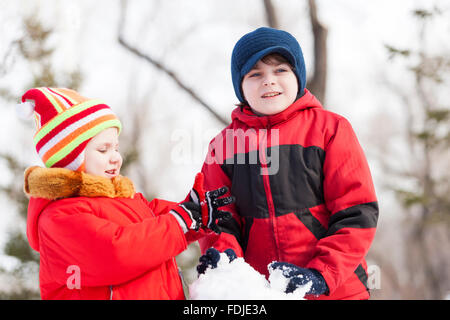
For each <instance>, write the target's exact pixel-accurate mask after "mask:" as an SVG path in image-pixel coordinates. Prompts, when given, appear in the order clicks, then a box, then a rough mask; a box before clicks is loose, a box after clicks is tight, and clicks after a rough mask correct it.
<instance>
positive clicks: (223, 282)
mask: <svg viewBox="0 0 450 320" xmlns="http://www.w3.org/2000/svg"><path fill="white" fill-rule="evenodd" d="M229 261H230V260H229V258H228V256H227V255H226V254H225V253H221V254H220V260H219V263H218V264H217V268H215V269H210V268H208V269H207V270H206V272H205V274H202V275H200V277H199V278H198V279H197V280H195V281H194V282H193V283H192V284H191V285H190V286H189V295H190V298H191V299H193V300H304V296H305V292H307V291H308V290H309V288H310V286H311V283H308V284H306V285H305V286H303V287H300V288H298V289H297V290H295V291H294V292H292V293H288V294H286V293H284V290H285V288H286V285H287V280H286V278H284V277H283V275H282V271H281V270H275V271H273V272H272V273H271V274H270V276H269V280H268V281H267V280H266V278H265V277H264V276H263V275H262V274H260V273H259V272H257V271H256V270H255V269H253V268H252V267H251V266H250V265H249V264H247V263H246V262H245V261H244V259H243V258H237V259H235V260H233V261H232V262H231V263H230V262H229Z"/></svg>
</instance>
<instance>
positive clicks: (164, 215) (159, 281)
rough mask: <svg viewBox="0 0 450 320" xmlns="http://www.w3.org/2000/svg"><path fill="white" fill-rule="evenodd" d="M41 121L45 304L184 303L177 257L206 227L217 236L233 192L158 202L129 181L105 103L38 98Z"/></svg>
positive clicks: (31, 108) (61, 94)
mask: <svg viewBox="0 0 450 320" xmlns="http://www.w3.org/2000/svg"><path fill="white" fill-rule="evenodd" d="M18 108H19V110H20V112H21V113H22V114H28V115H29V116H32V115H34V116H35V120H36V126H37V132H36V135H35V136H34V143H35V146H36V150H37V152H38V154H39V156H40V157H41V159H42V160H43V162H44V163H45V166H46V168H41V167H30V168H28V169H27V170H26V172H25V185H24V190H25V193H26V194H27V195H28V196H29V197H30V201H29V205H28V215H27V237H28V241H29V243H30V246H31V247H32V248H33V249H34V250H36V251H38V252H39V253H40V268H39V285H40V290H41V298H42V299H83V300H84V299H114V300H117V299H184V294H183V288H182V284H181V280H180V277H179V271H178V267H177V264H176V261H175V256H176V255H178V254H179V253H181V252H182V251H184V250H185V249H186V247H187V243H188V241H191V239H192V236H194V235H195V234H197V233H199V232H200V230H201V228H202V229H207V230H217V226H216V225H215V221H216V219H226V218H227V213H224V212H222V211H219V210H218V207H220V206H222V205H223V204H228V203H229V202H230V201H232V199H231V198H229V197H226V198H220V199H219V197H220V196H222V195H223V194H224V193H225V192H226V189H219V190H215V191H212V192H205V191H204V190H203V176H202V175H201V174H199V175H198V176H197V177H196V181H195V185H194V188H193V190H192V195H193V196H194V195H195V198H196V199H197V198H199V199H200V200H203V203H206V202H205V201H204V200H205V199H206V200H207V203H208V205H206V204H202V205H199V203H200V201H199V200H195V201H193V200H191V199H187V200H186V201H184V202H182V203H179V204H177V203H172V202H168V201H164V200H158V199H154V200H153V201H151V202H148V201H147V200H146V199H145V198H144V197H143V195H142V194H141V193H136V192H135V191H134V186H133V183H132V182H131V180H129V179H128V178H126V177H123V176H121V175H120V168H121V166H122V157H121V155H120V153H119V150H118V147H119V140H118V136H119V133H120V130H121V127H122V125H121V123H120V121H119V119H118V118H117V117H116V116H115V115H114V113H113V112H112V110H111V109H110V108H109V106H107V105H106V104H104V103H103V102H102V101H100V100H93V99H87V98H85V97H82V96H80V95H79V94H78V93H77V92H75V91H73V90H69V89H59V88H34V89H30V90H28V91H27V92H26V93H25V94H24V95H23V97H22V103H21V104H20V105H19V106H18Z"/></svg>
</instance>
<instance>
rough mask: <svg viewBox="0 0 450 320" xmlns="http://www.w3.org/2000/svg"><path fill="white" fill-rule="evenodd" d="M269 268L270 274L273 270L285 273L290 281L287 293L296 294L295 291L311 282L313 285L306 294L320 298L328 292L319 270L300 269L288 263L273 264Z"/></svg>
mask: <svg viewBox="0 0 450 320" xmlns="http://www.w3.org/2000/svg"><path fill="white" fill-rule="evenodd" d="M268 268H269V272H270V273H272V272H273V270H281V271H282V272H283V276H284V277H285V278H287V279H289V282H288V284H287V286H286V290H285V292H286V293H291V292H294V291H295V289H297V288H298V287H300V286H303V285H305V284H307V283H308V282H310V281H311V282H312V285H311V288H310V289H309V290H308V291H307V292H306V294H312V295H316V296H318V295H321V294H325V293H327V292H328V286H327V283H326V282H325V279H324V278H323V276H322V275H321V274H320V272H319V271H317V270H314V269H307V268H300V267H298V266H296V265H294V264H291V263H287V262H272V263H270V264H269V266H268Z"/></svg>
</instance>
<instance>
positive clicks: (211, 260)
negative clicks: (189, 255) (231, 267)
mask: <svg viewBox="0 0 450 320" xmlns="http://www.w3.org/2000/svg"><path fill="white" fill-rule="evenodd" d="M224 252H225V253H226V255H227V256H228V259H230V262H231V261H233V260H234V259H236V258H237V255H236V253H235V252H234V250H233V249H227V250H225V251H224ZM219 260H220V252H219V251H218V250H217V249H214V248H209V249H208V250H206V252H205V254H204V255H202V256H201V257H200V259H198V261H199V262H200V263H199V265H198V266H197V272H198V274H199V275H200V274H203V273H205V271H206V269H207V268H208V267H209V268H211V269H215V268H217V263H218V262H219Z"/></svg>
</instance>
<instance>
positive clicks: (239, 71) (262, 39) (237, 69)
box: [231, 27, 306, 102]
mask: <svg viewBox="0 0 450 320" xmlns="http://www.w3.org/2000/svg"><path fill="white" fill-rule="evenodd" d="M270 53H279V54H281V55H282V56H283V57H285V58H286V59H287V60H288V61H289V63H290V64H291V65H292V66H293V67H294V73H295V75H296V76H297V80H298V94H297V98H298V97H301V96H302V95H303V92H304V89H305V86H306V69H305V61H304V60H303V53H302V49H301V48H300V45H299V44H298V42H297V40H296V39H295V38H294V37H293V36H292V35H291V34H290V33H288V32H286V31H282V30H277V29H273V28H266V27H262V28H258V29H256V30H255V31H252V32H250V33H247V34H246V35H244V36H243V37H242V38H241V39H239V41H238V42H237V43H236V45H235V46H234V49H233V53H232V55H231V77H232V79H233V86H234V92H235V93H236V97H237V98H238V99H239V101H241V102H244V101H245V99H244V95H243V93H242V90H241V83H242V78H243V77H244V76H245V75H246V74H247V73H248V72H249V71H250V70H251V69H252V68H253V66H254V65H255V64H256V63H257V62H258V60H259V59H261V58H263V57H265V56H266V55H268V54H270Z"/></svg>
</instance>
